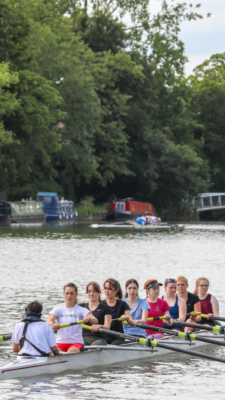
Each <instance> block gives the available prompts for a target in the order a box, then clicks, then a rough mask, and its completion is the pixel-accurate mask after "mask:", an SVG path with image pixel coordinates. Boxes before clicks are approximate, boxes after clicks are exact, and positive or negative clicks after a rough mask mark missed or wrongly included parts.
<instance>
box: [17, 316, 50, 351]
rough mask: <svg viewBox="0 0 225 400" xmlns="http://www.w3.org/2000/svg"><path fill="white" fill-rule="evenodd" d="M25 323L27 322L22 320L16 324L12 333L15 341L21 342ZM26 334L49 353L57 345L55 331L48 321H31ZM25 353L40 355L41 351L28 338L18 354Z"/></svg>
mask: <svg viewBox="0 0 225 400" xmlns="http://www.w3.org/2000/svg"><path fill="white" fill-rule="evenodd" d="M24 325H25V322H20V323H19V324H17V325H16V327H15V329H14V331H13V335H12V342H13V343H16V344H19V342H20V339H21V337H22V334H23V329H24ZM25 336H26V338H27V339H28V340H29V341H30V342H31V343H33V344H34V345H35V346H36V347H38V348H39V349H40V350H42V351H44V352H45V353H47V354H49V353H50V352H51V347H54V346H56V342H55V334H54V331H53V329H52V328H51V327H50V326H49V325H48V324H47V323H46V322H31V323H30V324H29V325H28V328H27V331H26V334H25ZM23 353H26V354H30V355H31V356H40V353H39V352H38V351H37V350H35V348H34V347H33V346H31V344H30V343H28V342H27V341H26V340H25V341H24V345H23V348H22V349H21V350H20V352H19V353H18V354H23Z"/></svg>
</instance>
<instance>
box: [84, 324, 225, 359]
mask: <svg viewBox="0 0 225 400" xmlns="http://www.w3.org/2000/svg"><path fill="white" fill-rule="evenodd" d="M83 328H84V329H88V330H90V329H91V327H90V326H88V325H83ZM98 332H100V333H104V334H106V335H109V336H115V337H118V338H121V339H129V340H133V341H134V342H138V343H140V344H143V345H146V346H148V347H161V348H163V349H168V350H172V351H177V352H178V353H184V354H189V355H193V356H196V357H201V358H206V359H208V360H212V361H218V362H222V363H225V359H222V358H218V357H213V356H210V355H208V354H203V353H200V352H197V351H193V350H185V349H181V348H179V347H174V346H170V345H168V344H164V343H161V342H160V343H159V342H157V341H156V340H150V339H144V338H138V337H136V336H131V335H126V334H123V333H120V332H114V331H110V330H107V329H102V328H100V329H98Z"/></svg>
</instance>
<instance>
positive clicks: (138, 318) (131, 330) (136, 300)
mask: <svg viewBox="0 0 225 400" xmlns="http://www.w3.org/2000/svg"><path fill="white" fill-rule="evenodd" d="M138 289H139V285H138V282H137V281H136V279H128V281H127V282H126V295H125V299H123V301H125V302H126V303H127V304H128V306H129V307H130V313H131V315H132V318H133V320H134V323H135V325H136V324H138V323H139V324H145V323H146V320H147V317H148V311H149V310H150V306H149V304H148V302H147V300H144V299H140V297H138ZM124 332H125V333H126V334H128V335H134V336H139V337H144V338H146V337H147V333H146V331H145V329H142V328H139V327H133V326H130V325H124Z"/></svg>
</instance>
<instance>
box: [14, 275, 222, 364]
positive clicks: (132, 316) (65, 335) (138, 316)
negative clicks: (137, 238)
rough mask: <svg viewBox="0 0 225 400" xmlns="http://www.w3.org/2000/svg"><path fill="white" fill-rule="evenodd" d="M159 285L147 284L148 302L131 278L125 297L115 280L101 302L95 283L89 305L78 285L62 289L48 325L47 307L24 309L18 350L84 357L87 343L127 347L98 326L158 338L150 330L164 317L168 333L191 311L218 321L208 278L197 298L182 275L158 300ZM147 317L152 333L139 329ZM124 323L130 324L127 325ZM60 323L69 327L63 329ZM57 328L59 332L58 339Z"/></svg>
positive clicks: (110, 281) (18, 329) (18, 327)
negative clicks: (82, 299) (60, 301)
mask: <svg viewBox="0 0 225 400" xmlns="http://www.w3.org/2000/svg"><path fill="white" fill-rule="evenodd" d="M159 286H162V284H161V283H159V282H158V281H157V280H156V279H149V280H148V281H146V282H145V285H144V289H145V290H146V295H147V298H146V299H141V298H139V296H138V288H139V285H138V282H137V281H136V280H135V279H129V280H128V281H127V282H126V296H125V298H124V299H123V294H122V289H121V286H120V284H119V282H118V281H117V280H115V279H112V278H110V279H107V280H106V281H105V282H104V293H105V296H106V300H104V301H103V302H102V301H101V297H100V294H101V289H100V286H99V285H98V284H97V283H96V282H90V283H89V284H88V285H87V287H86V294H87V296H88V302H85V303H81V304H80V305H78V304H77V294H78V290H77V286H76V285H75V284H74V283H67V284H66V285H65V286H64V291H63V295H64V299H65V304H64V305H62V306H59V307H55V308H53V309H52V311H50V314H49V320H48V323H45V322H44V321H42V320H41V313H42V304H40V303H39V302H38V301H34V302H32V303H29V304H28V306H27V307H26V308H25V314H26V318H25V319H23V320H22V322H20V323H19V324H18V325H16V327H15V330H14V332H13V335H12V341H13V351H14V352H16V353H19V354H23V355H32V356H37V355H38V356H45V357H46V356H49V355H54V354H59V349H60V350H62V351H64V352H69V353H79V352H80V351H83V346H84V344H85V346H88V345H106V344H113V345H120V344H123V343H124V340H123V339H122V338H121V339H116V340H115V339H113V338H112V337H111V336H110V335H105V334H104V335H103V334H101V333H100V332H99V331H98V330H99V328H103V329H106V330H107V329H111V330H113V331H116V332H119V333H121V334H123V332H124V330H125V333H127V334H131V335H136V336H140V337H146V336H147V335H151V336H152V334H154V336H156V337H157V336H158V334H156V333H155V332H154V331H152V330H151V325H152V326H157V327H163V321H162V320H160V319H159V318H160V317H162V316H163V317H164V326H166V327H167V328H168V329H174V330H178V329H179V330H180V329H182V328H181V327H180V326H176V320H180V321H185V319H186V313H187V311H188V312H192V311H198V312H200V311H202V313H205V314H207V319H206V318H205V319H204V320H201V323H209V324H214V323H215V322H212V320H211V321H209V319H210V317H212V315H215V314H217V315H218V314H219V304H218V301H217V299H216V298H215V296H212V295H211V294H208V293H207V292H208V286H209V281H208V279H206V278H199V279H198V280H197V281H196V288H195V294H193V293H190V292H188V291H187V288H188V281H187V279H186V278H184V277H183V276H179V277H178V278H177V280H175V279H166V281H165V295H164V296H162V298H159ZM177 290H178V294H176V291H177ZM198 296H199V297H198ZM122 299H123V300H122ZM147 318H154V319H156V320H153V321H148V322H147V324H149V329H147V330H144V329H141V328H139V327H136V326H135V325H136V324H137V323H146V320H147ZM118 319H120V321H119V320H118ZM173 319H174V320H175V321H174V322H173ZM198 319H200V316H198V318H195V319H194V318H192V319H191V321H192V322H196V321H198ZM125 320H127V322H126V325H124V324H123V322H125ZM82 323H84V324H87V325H90V326H91V331H89V330H88V331H85V330H84V329H83V331H82ZM216 323H217V321H216ZM61 324H68V326H67V327H64V328H60V325H61ZM217 324H219V323H217ZM49 325H50V326H49ZM52 328H53V329H52ZM53 330H57V331H58V333H57V340H56V341H55V336H54V331H53Z"/></svg>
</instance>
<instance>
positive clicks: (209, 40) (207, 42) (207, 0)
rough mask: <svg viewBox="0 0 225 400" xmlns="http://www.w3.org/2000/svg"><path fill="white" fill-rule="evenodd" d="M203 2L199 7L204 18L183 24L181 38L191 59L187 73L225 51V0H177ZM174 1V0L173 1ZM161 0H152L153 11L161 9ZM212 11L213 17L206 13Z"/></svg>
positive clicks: (176, 1) (177, 0)
mask: <svg viewBox="0 0 225 400" xmlns="http://www.w3.org/2000/svg"><path fill="white" fill-rule="evenodd" d="M183 2H186V3H187V4H190V3H192V4H193V5H196V4H199V3H200V4H201V7H200V8H198V9H197V11H198V12H199V14H202V15H203V16H204V18H203V19H201V20H197V21H191V22H186V21H185V22H183V23H182V24H181V32H180V38H181V40H182V41H183V42H184V44H185V54H186V56H187V57H188V59H189V62H188V63H187V64H186V69H185V72H186V75H187V76H188V75H190V74H192V71H193V69H194V68H195V67H196V66H197V65H200V64H202V62H203V61H205V60H207V59H209V58H210V57H211V56H212V55H213V54H216V53H223V52H225V21H224V20H225V0H198V1H196V0H192V1H191V0H189V1H187V0H186V1H185V0H175V1H174V2H173V4H174V3H175V4H176V3H183ZM171 3H172V1H171ZM160 4H161V0H150V10H151V13H153V14H154V13H155V12H157V11H158V10H160ZM208 13H211V17H210V18H207V17H206V15H207V14H208Z"/></svg>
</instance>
